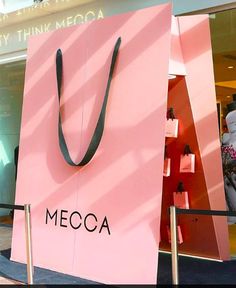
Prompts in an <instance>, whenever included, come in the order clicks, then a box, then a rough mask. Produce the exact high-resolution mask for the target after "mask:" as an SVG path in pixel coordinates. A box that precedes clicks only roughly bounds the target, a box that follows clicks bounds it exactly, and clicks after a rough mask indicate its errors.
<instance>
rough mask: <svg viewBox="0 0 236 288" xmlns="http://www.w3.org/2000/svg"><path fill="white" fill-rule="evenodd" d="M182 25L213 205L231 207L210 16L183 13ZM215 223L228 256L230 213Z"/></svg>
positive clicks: (224, 254)
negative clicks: (227, 199)
mask: <svg viewBox="0 0 236 288" xmlns="http://www.w3.org/2000/svg"><path fill="white" fill-rule="evenodd" d="M179 27H180V34H181V37H180V39H181V46H182V51H183V56H184V62H185V66H186V71H187V76H186V85H187V90H188V94H189V98H190V103H191V109H192V115H193V121H194V123H195V129H196V134H197V141H198V146H199V150H200V153H201V160H202V166H203V171H204V175H205V181H206V187H207V193H208V197H209V209H210V210H227V209H226V202H225V193H224V181H223V173H222V160H221V150H220V138H219V128H218V119H217V108H216V96H215V85H214V83H215V81H214V71H213V62H212V50H211V35H210V27H209V20H208V16H207V15H198V16H188V17H180V18H179ZM200 40H201V41H200ZM213 223H214V228H215V233H216V240H217V244H218V249H219V258H220V259H224V260H227V259H228V258H229V242H228V225H227V219H226V217H213Z"/></svg>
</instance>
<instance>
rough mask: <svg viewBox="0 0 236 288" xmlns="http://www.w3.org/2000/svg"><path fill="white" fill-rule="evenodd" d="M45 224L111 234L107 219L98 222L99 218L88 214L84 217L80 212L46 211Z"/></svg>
mask: <svg viewBox="0 0 236 288" xmlns="http://www.w3.org/2000/svg"><path fill="white" fill-rule="evenodd" d="M45 223H46V224H51V225H53V224H54V225H55V226H60V227H64V228H67V227H70V228H72V229H74V230H77V229H79V228H80V227H81V228H84V229H85V230H86V231H87V232H98V233H101V232H105V233H107V234H109V235H110V234H111V232H110V227H109V223H108V220H107V217H106V216H105V217H103V219H102V220H98V217H97V216H96V215H95V214H93V213H88V214H86V215H84V217H83V216H82V214H81V213H80V212H79V211H73V212H69V211H68V210H58V209H57V210H54V211H50V210H49V209H46V217H45Z"/></svg>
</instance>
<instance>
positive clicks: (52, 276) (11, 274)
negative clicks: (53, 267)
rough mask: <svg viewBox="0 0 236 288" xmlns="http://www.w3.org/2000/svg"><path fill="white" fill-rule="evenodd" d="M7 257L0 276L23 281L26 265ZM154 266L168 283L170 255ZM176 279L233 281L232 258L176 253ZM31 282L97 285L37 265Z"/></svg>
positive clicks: (0, 259) (2, 255) (1, 257)
mask: <svg viewBox="0 0 236 288" xmlns="http://www.w3.org/2000/svg"><path fill="white" fill-rule="evenodd" d="M9 259H10V249H8V250H4V251H1V252H0V275H1V276H3V277H6V278H10V279H13V280H17V281H20V282H24V283H26V282H27V272H26V265H24V264H20V263H16V262H13V261H10V260H9ZM143 260H144V259H143ZM158 266H159V267H158V276H157V279H158V284H159V285H170V284H171V282H172V280H171V256H170V255H168V254H163V253H160V254H159V265H158ZM117 272H118V271H114V273H117ZM179 280H180V284H184V285H188V284H198V285H207V284H209V285H210V284H211V285H219V284H221V285H222V284H225V285H226V284H231V285H232V284H236V261H226V262H213V261H207V260H200V259H194V258H188V257H183V256H180V257H179ZM34 283H35V284H42V285H47V284H48V285H52V284H55V285H92V284H95V285H96V284H99V283H96V282H93V281H90V280H87V279H82V278H79V277H74V276H70V275H66V274H62V273H58V272H54V271H50V270H47V269H42V268H37V267H35V268H34ZM124 284H125V283H124ZM102 286H103V285H102ZM104 286H105V285H104ZM106 287H107V286H106Z"/></svg>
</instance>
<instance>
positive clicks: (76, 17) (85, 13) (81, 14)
mask: <svg viewBox="0 0 236 288" xmlns="http://www.w3.org/2000/svg"><path fill="white" fill-rule="evenodd" d="M46 3H47V2H46ZM40 5H43V3H42V4H40ZM34 9H36V8H34V7H30V8H25V9H21V10H19V11H17V12H15V13H12V14H14V17H19V18H20V17H21V16H22V17H23V16H24V15H25V13H33V11H34ZM12 14H9V15H8V14H6V15H2V16H0V24H1V23H4V22H6V23H7V20H10V18H11V17H12V16H13V15H12ZM103 18H104V11H103V10H102V9H101V8H97V9H88V10H84V9H81V8H80V9H78V7H76V8H75V9H72V10H69V11H64V12H63V13H62V12H61V13H57V14H53V15H49V16H44V17H41V18H36V19H34V20H33V21H32V20H30V21H27V22H19V24H17V25H11V26H4V27H3V28H1V29H0V54H5V53H9V52H12V51H14V52H15V51H18V50H23V49H26V46H27V40H28V38H29V37H30V36H33V35H38V34H41V33H45V32H49V31H53V30H57V29H60V28H65V27H70V26H73V25H77V24H83V23H86V22H89V21H94V20H99V19H103Z"/></svg>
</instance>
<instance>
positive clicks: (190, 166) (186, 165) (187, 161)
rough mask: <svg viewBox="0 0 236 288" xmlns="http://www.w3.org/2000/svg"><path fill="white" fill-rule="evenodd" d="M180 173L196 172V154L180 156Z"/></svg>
mask: <svg viewBox="0 0 236 288" xmlns="http://www.w3.org/2000/svg"><path fill="white" fill-rule="evenodd" d="M179 172H180V173H194V172H195V154H188V155H187V154H186V155H181V156H180V169H179Z"/></svg>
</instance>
